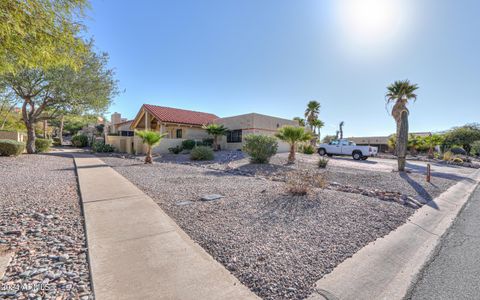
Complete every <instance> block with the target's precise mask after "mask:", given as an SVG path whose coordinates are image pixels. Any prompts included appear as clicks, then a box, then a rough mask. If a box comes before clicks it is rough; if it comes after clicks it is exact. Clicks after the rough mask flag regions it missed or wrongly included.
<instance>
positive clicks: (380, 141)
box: [348, 132, 432, 152]
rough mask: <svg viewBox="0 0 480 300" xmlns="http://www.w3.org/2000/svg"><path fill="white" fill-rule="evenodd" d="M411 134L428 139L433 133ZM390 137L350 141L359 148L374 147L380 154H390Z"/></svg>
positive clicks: (361, 138) (372, 137)
mask: <svg viewBox="0 0 480 300" xmlns="http://www.w3.org/2000/svg"><path fill="white" fill-rule="evenodd" d="M410 134H411V135H413V136H421V137H426V136H429V135H430V134H432V133H431V132H412V133H410ZM410 134H409V135H410ZM390 136H391V135H390ZM390 136H368V137H350V138H348V139H349V140H350V141H352V142H354V143H355V144H357V145H359V146H374V147H378V152H389V151H391V150H392V149H389V146H388V139H389V138H390Z"/></svg>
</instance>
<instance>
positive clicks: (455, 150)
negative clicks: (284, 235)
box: [450, 147, 467, 155]
mask: <svg viewBox="0 0 480 300" xmlns="http://www.w3.org/2000/svg"><path fill="white" fill-rule="evenodd" d="M450 152H452V153H453V154H455V155H467V151H465V150H464V149H463V148H460V147H453V148H451V149H450Z"/></svg>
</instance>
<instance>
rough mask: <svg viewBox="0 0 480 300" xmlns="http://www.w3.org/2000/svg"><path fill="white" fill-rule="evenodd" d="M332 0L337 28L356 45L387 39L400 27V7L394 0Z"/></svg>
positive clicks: (380, 41) (401, 8)
mask: <svg viewBox="0 0 480 300" xmlns="http://www.w3.org/2000/svg"><path fill="white" fill-rule="evenodd" d="M336 3H337V21H338V22H339V25H340V28H341V31H342V32H343V33H344V34H345V35H346V36H347V38H348V40H349V41H350V42H353V43H355V44H358V45H359V46H362V45H363V46H366V45H370V46H373V45H374V44H377V43H383V42H387V41H388V40H390V39H392V38H394V37H395V35H396V34H397V33H399V31H400V29H401V28H400V27H401V23H402V22H401V21H402V19H403V17H404V10H403V7H402V5H401V3H402V2H400V1H398V0H339V1H338V2H336Z"/></svg>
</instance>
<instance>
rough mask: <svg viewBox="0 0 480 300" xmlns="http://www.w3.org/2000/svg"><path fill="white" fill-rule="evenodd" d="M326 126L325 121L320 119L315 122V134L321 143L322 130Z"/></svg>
mask: <svg viewBox="0 0 480 300" xmlns="http://www.w3.org/2000/svg"><path fill="white" fill-rule="evenodd" d="M324 126H325V123H323V121H322V120H320V119H316V120H315V121H314V122H313V133H316V134H317V136H318V140H319V141H320V129H322V128H323V127H324ZM315 131H316V132H315Z"/></svg>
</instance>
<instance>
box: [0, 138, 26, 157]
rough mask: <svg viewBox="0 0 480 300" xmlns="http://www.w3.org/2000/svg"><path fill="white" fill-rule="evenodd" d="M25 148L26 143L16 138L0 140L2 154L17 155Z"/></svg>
mask: <svg viewBox="0 0 480 300" xmlns="http://www.w3.org/2000/svg"><path fill="white" fill-rule="evenodd" d="M23 150H25V144H24V143H22V142H17V141H14V140H0V156H12V155H13V156H17V155H20V154H22V152H23Z"/></svg>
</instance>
